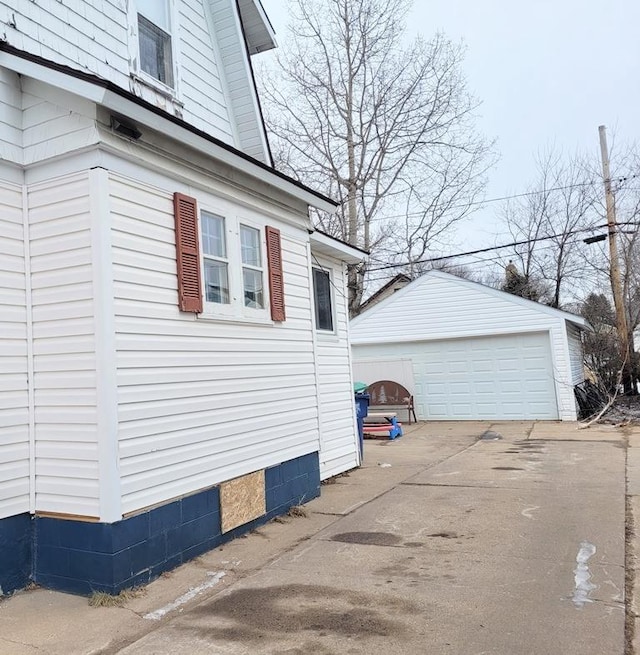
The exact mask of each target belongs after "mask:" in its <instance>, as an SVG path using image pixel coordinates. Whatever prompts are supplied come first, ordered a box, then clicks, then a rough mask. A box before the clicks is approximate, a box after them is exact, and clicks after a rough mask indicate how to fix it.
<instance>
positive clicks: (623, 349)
mask: <svg viewBox="0 0 640 655" xmlns="http://www.w3.org/2000/svg"><path fill="white" fill-rule="evenodd" d="M598 131H599V133H600V155H601V157H602V176H603V177H604V193H605V199H606V202H607V225H608V227H609V272H610V275H609V277H610V279H611V290H612V292H613V302H614V305H615V308H616V326H617V328H618V338H619V340H620V353H621V355H622V360H623V361H624V373H623V376H622V379H623V383H624V390H625V391H626V392H629V391H632V384H633V381H632V376H631V359H630V357H629V331H628V329H627V310H626V307H625V302H624V294H623V292H622V280H621V278H620V264H619V261H618V242H617V238H618V235H617V224H616V206H615V202H614V198H613V192H612V191H611V172H610V170H609V149H608V147H607V128H606V127H605V126H604V125H600V127H599V128H598Z"/></svg>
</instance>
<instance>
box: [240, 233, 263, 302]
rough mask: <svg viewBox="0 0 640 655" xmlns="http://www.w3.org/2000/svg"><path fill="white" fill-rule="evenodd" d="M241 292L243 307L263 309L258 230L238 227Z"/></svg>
mask: <svg viewBox="0 0 640 655" xmlns="http://www.w3.org/2000/svg"><path fill="white" fill-rule="evenodd" d="M240 252H241V259H242V290H243V297H244V306H245V307H251V308H252V309H264V273H263V270H262V261H263V256H262V245H261V238H260V230H258V229H256V228H255V227H251V226H249V225H240Z"/></svg>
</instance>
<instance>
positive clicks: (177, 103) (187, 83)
mask: <svg viewBox="0 0 640 655" xmlns="http://www.w3.org/2000/svg"><path fill="white" fill-rule="evenodd" d="M133 1H134V0H132V2H133ZM205 2H208V0H175V4H176V10H175V11H174V12H173V16H174V17H176V22H177V25H172V39H174V55H175V57H176V62H175V63H176V66H177V68H176V70H177V73H178V75H179V76H180V78H179V79H178V80H176V87H177V89H178V91H177V94H178V95H177V98H173V97H168V95H167V91H161V90H159V89H157V88H156V87H155V86H154V84H153V83H145V81H144V79H143V76H141V75H136V77H135V80H134V79H132V78H131V74H132V73H134V74H135V73H137V72H139V71H138V63H137V60H136V57H135V53H136V52H137V13H136V12H135V11H129V10H128V4H129V3H124V2H121V1H120V0H105V1H104V2H100V3H88V2H81V1H80V0H74V1H73V2H64V3H62V2H47V3H40V2H38V3H36V2H29V1H25V2H20V3H18V5H17V6H16V3H15V2H10V1H9V2H8V1H7V0H0V27H1V28H2V31H3V34H4V35H5V36H6V39H7V42H8V43H9V44H10V45H12V46H15V47H16V48H18V49H20V50H24V51H26V52H29V53H33V54H35V55H38V56H40V57H43V58H45V59H48V60H50V61H53V62H56V63H60V64H64V65H66V66H70V67H71V68H74V69H77V70H81V71H83V72H89V73H93V74H95V75H97V76H98V77H101V78H103V79H105V80H108V81H110V82H113V83H114V84H116V85H118V86H119V87H120V88H122V89H125V90H126V91H132V92H133V93H135V94H136V95H137V96H139V97H141V98H143V99H144V100H146V101H147V102H150V103H151V104H152V105H155V106H157V107H160V108H162V109H164V110H165V111H167V112H168V113H169V114H172V115H178V116H180V117H181V118H183V119H184V120H185V121H187V122H188V123H190V124H192V125H193V126H195V127H196V128H198V129H200V130H203V131H204V132H207V133H209V134H211V135H213V136H215V137H217V138H219V139H221V140H222V141H224V142H226V143H228V144H230V145H233V146H235V147H237V148H239V149H241V150H243V151H244V152H246V153H247V154H249V155H252V156H256V157H258V158H259V159H261V160H263V161H264V160H265V152H266V145H265V141H264V137H263V133H262V125H261V118H260V116H259V114H258V111H257V105H256V104H255V99H254V98H255V94H254V91H253V80H252V79H251V77H250V75H248V74H247V71H248V70H249V69H248V62H247V61H246V53H245V50H244V43H243V41H242V35H241V32H240V29H239V28H240V24H239V22H238V21H237V20H235V19H234V18H233V16H234V12H235V3H233V2H231V1H230V0H225V2H224V4H226V5H228V7H227V11H228V13H229V17H230V20H229V22H228V24H227V25H225V26H224V29H223V37H224V41H225V43H227V44H230V45H231V49H232V50H233V55H232V56H229V55H225V56H224V57H223V59H224V61H223V62H220V61H219V60H220V58H221V57H222V55H221V54H220V53H219V52H218V51H217V44H216V43H215V41H214V39H215V38H216V37H215V36H214V35H212V34H211V33H210V30H211V29H212V28H210V23H211V21H210V16H209V15H208V12H209V9H208V8H207V7H206V6H205ZM212 4H215V3H212ZM129 21H135V23H134V24H133V25H132V26H130V27H131V32H132V34H131V35H129V33H128V32H129V30H128V22H129ZM14 23H15V28H14V27H13V24H14ZM227 50H228V48H225V52H226V51H227ZM243 58H244V59H243ZM223 66H228V67H229V70H228V71H224V70H223ZM226 78H228V79H229V86H227V83H226V81H225V80H226ZM1 81H3V78H0V82H1ZM152 82H153V81H152ZM3 97H4V96H3ZM236 124H237V125H236ZM5 132H6V130H5ZM238 134H242V136H241V138H239V136H238ZM3 136H6V135H3V133H2V131H0V142H1V140H2V138H3Z"/></svg>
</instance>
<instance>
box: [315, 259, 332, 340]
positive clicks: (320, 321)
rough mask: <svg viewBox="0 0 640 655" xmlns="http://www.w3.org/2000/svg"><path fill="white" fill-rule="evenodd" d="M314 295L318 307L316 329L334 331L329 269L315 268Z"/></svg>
mask: <svg viewBox="0 0 640 655" xmlns="http://www.w3.org/2000/svg"><path fill="white" fill-rule="evenodd" d="M313 295H314V301H315V308H316V329H318V330H328V331H330V332H333V308H332V307H331V279H330V277H329V272H328V271H323V270H322V269H319V268H314V269H313Z"/></svg>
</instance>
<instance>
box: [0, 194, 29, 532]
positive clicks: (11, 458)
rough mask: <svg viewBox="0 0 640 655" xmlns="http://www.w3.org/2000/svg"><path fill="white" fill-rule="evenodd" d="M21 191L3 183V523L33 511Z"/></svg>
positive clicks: (0, 241) (0, 247)
mask: <svg viewBox="0 0 640 655" xmlns="http://www.w3.org/2000/svg"><path fill="white" fill-rule="evenodd" d="M25 283H26V281H25V261H24V242H23V220H22V188H21V187H19V186H16V185H12V184H8V183H4V182H0V519H3V518H5V517H7V516H12V515H14V514H20V513H22V512H28V511H29V399H28V389H27V385H28V379H27V372H28V367H27V310H26V296H25Z"/></svg>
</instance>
